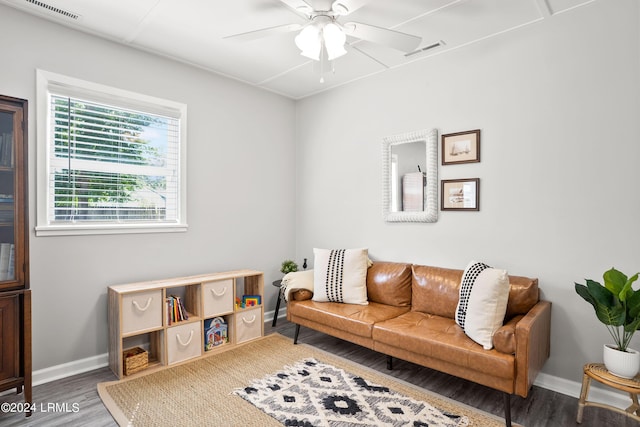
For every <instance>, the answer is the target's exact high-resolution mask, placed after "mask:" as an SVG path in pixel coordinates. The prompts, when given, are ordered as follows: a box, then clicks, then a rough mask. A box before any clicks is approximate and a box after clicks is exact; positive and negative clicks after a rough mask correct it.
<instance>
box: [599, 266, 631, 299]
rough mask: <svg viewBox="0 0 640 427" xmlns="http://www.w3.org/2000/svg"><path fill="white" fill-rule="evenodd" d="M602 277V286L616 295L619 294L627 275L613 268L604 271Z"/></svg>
mask: <svg viewBox="0 0 640 427" xmlns="http://www.w3.org/2000/svg"><path fill="white" fill-rule="evenodd" d="M602 278H603V279H604V287H605V288H607V289H608V290H610V291H611V292H613V293H614V294H616V295H620V292H622V290H623V289H624V285H625V284H626V283H627V276H625V275H624V274H623V273H622V272H620V271H618V270H616V269H615V268H612V269H611V270H607V271H605V273H604V274H603V275H602ZM621 299H622V298H621Z"/></svg>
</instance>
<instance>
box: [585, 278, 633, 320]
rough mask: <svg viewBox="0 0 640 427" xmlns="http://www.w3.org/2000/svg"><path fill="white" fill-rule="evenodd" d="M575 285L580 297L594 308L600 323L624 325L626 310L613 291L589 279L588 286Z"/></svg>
mask: <svg viewBox="0 0 640 427" xmlns="http://www.w3.org/2000/svg"><path fill="white" fill-rule="evenodd" d="M575 285H576V286H575V289H576V292H577V293H578V295H580V296H581V297H582V298H583V299H584V300H585V301H587V302H588V303H589V304H591V305H592V306H593V308H594V310H595V312H596V316H597V317H598V320H600V322H602V323H604V324H605V325H611V326H622V325H624V320H625V318H626V310H625V308H624V306H623V305H622V304H620V302H619V301H618V299H617V298H616V297H615V295H613V293H611V291H609V290H608V289H606V288H605V287H603V286H602V285H601V284H600V283H598V282H595V281H593V280H590V279H587V286H584V285H580V284H578V283H576V284H575Z"/></svg>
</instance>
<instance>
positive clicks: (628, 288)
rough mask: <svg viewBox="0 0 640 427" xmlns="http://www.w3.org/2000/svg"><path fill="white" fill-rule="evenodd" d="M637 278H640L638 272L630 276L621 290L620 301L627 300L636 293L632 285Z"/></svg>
mask: <svg viewBox="0 0 640 427" xmlns="http://www.w3.org/2000/svg"><path fill="white" fill-rule="evenodd" d="M636 280H638V273H636V274H635V275H633V276H632V277H630V278H629V279H628V280H627V282H626V283H625V284H624V287H623V288H622V291H620V295H619V296H618V298H620V301H626V300H627V299H628V298H630V297H631V296H632V295H633V294H634V292H633V288H632V285H633V282H635V281H636Z"/></svg>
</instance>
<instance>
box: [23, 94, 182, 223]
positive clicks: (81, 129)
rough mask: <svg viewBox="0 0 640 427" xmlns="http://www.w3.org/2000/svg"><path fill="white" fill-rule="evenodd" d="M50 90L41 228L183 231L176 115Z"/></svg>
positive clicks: (180, 151)
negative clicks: (180, 227)
mask: <svg viewBox="0 0 640 427" xmlns="http://www.w3.org/2000/svg"><path fill="white" fill-rule="evenodd" d="M55 87H56V86H55V85H53V89H51V86H49V90H48V97H47V99H48V102H47V106H46V114H47V123H48V127H47V138H46V140H47V153H48V154H47V157H48V159H47V164H48V168H47V172H46V175H47V176H46V180H47V197H46V199H45V200H46V211H47V221H46V224H45V226H44V227H40V228H41V229H44V228H47V227H50V228H52V229H56V228H59V229H66V230H69V229H71V228H85V229H86V228H100V227H107V228H111V227H114V226H115V227H117V226H118V225H120V226H124V228H125V229H129V230H131V227H132V226H133V227H135V226H142V227H144V226H147V225H152V226H163V225H166V226H172V225H176V224H182V221H181V215H182V210H181V206H184V203H181V202H182V200H181V198H183V197H184V195H183V194H181V189H182V188H184V187H182V186H181V182H180V181H181V176H183V174H182V172H181V170H180V167H181V158H180V157H181V153H182V150H181V143H182V142H183V141H181V139H182V137H183V135H182V133H181V117H180V114H163V112H164V111H165V110H166V109H164V108H162V106H153V105H152V106H150V107H149V108H144V104H141V105H142V107H143V108H135V107H136V104H135V102H132V101H131V100H130V99H124V100H122V102H119V101H120V98H118V97H113V98H114V100H113V102H109V97H108V96H102V97H101V96H91V95H92V94H93V93H92V92H90V91H87V93H88V95H89V96H86V97H83V96H82V91H81V90H77V89H76V88H73V89H72V90H70V89H68V86H67V87H66V88H63V89H62V90H59V91H56V90H55ZM78 93H79V96H78ZM105 100H106V102H105ZM132 105H133V108H132ZM154 107H157V108H154ZM159 112H160V113H159ZM39 226H41V224H39ZM36 230H38V228H37V229H36Z"/></svg>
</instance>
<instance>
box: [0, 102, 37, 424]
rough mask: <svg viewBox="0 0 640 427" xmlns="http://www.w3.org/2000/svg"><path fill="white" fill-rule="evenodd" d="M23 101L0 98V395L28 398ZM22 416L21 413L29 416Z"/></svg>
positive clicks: (28, 362)
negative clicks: (12, 391)
mask: <svg viewBox="0 0 640 427" xmlns="http://www.w3.org/2000/svg"><path fill="white" fill-rule="evenodd" d="M26 182H27V101H26V100H24V99H18V98H12V97H8V96H0V341H1V344H2V348H1V349H0V391H5V390H10V389H14V388H15V389H16V392H17V393H22V392H23V389H24V399H25V402H27V403H29V404H30V403H32V399H31V291H30V290H29V265H28V264H29V263H28V259H29V250H28V248H29V240H28V227H27V224H28V218H29V216H28V209H27V201H28V197H27V187H26ZM30 414H31V413H30V412H27V415H30Z"/></svg>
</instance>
